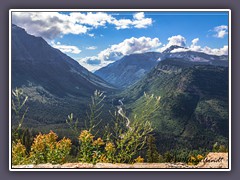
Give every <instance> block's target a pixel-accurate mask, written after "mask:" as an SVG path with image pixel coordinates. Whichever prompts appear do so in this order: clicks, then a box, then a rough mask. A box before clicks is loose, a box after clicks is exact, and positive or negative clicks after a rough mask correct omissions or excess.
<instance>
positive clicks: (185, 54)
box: [162, 45, 228, 66]
mask: <svg viewBox="0 0 240 180" xmlns="http://www.w3.org/2000/svg"><path fill="white" fill-rule="evenodd" d="M162 54H163V56H164V58H163V59H167V58H183V59H186V60H189V61H192V62H204V63H206V64H210V65H217V66H228V56H227V55H221V56H217V55H210V54H206V53H203V52H197V51H192V50H190V49H188V48H184V47H181V46H176V45H173V46H171V47H169V48H167V49H166V50H165V51H163V52H162Z"/></svg>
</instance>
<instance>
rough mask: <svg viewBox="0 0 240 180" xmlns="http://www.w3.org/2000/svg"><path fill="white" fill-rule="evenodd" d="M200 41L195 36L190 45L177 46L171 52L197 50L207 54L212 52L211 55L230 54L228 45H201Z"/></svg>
mask: <svg viewBox="0 0 240 180" xmlns="http://www.w3.org/2000/svg"><path fill="white" fill-rule="evenodd" d="M198 41H199V38H195V39H193V40H192V44H191V45H190V46H189V47H185V48H177V49H174V50H172V51H171V53H177V52H186V51H197V52H203V53H206V54H211V55H218V56H221V55H228V46H227V45H225V46H223V47H222V48H210V47H208V46H205V47H203V48H202V47H201V46H199V45H197V43H198Z"/></svg>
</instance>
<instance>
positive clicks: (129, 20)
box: [12, 12, 229, 71]
mask: <svg viewBox="0 0 240 180" xmlns="http://www.w3.org/2000/svg"><path fill="white" fill-rule="evenodd" d="M12 23H14V24H16V25H18V26H20V27H22V28H24V29H25V30H26V31H27V32H28V33H29V34H33V35H35V36H41V37H43V38H44V39H45V40H46V41H47V42H48V43H49V44H50V45H52V46H53V47H55V48H58V49H60V50H61V51H62V52H64V53H66V54H67V55H69V56H70V57H72V58H73V59H75V60H77V61H78V62H79V63H80V64H81V65H83V66H84V67H86V68H87V69H89V70H90V71H95V70H96V69H99V68H101V67H103V66H106V65H107V64H109V63H112V62H114V61H116V60H119V59H121V57H123V56H124V55H128V54H131V53H143V52H148V51H158V52H161V51H163V50H164V49H166V48H168V47H169V46H171V45H181V46H184V47H185V48H188V49H189V50H194V51H200V52H205V53H208V54H215V55H227V53H228V28H229V27H228V26H229V24H228V12H13V13H12Z"/></svg>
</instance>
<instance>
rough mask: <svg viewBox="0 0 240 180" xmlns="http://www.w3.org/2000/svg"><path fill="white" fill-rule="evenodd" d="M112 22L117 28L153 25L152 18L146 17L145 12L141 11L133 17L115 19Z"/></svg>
mask: <svg viewBox="0 0 240 180" xmlns="http://www.w3.org/2000/svg"><path fill="white" fill-rule="evenodd" d="M111 23H112V24H114V25H116V29H127V28H131V27H135V28H147V27H148V26H150V25H152V19H151V18H145V15H144V13H143V12H139V13H136V14H134V15H133V19H132V20H130V19H120V20H117V19H113V20H112V22H111Z"/></svg>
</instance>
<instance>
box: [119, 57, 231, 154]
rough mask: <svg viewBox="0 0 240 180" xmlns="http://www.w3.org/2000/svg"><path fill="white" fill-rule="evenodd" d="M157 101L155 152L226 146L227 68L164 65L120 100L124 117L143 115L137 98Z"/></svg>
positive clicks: (184, 63)
mask: <svg viewBox="0 0 240 180" xmlns="http://www.w3.org/2000/svg"><path fill="white" fill-rule="evenodd" d="M144 92H145V93H147V94H154V95H156V96H161V101H160V108H159V109H158V110H157V111H156V112H155V113H154V114H153V115H152V116H151V118H150V120H151V121H152V124H153V127H154V129H155V136H156V137H157V138H156V139H157V143H158V147H159V150H161V151H163V152H166V151H167V150H171V149H179V148H180V149H181V148H189V149H198V148H199V147H202V148H208V149H211V148H212V145H213V144H214V143H215V142H218V143H220V144H224V145H226V146H228V132H229V131H228V130H229V126H228V123H229V119H228V114H229V112H228V68H227V67H222V66H213V65H205V64H196V63H194V62H190V61H187V60H179V59H166V60H163V61H161V62H159V64H158V65H157V66H156V67H155V68H154V69H153V70H152V71H151V72H150V73H148V74H147V75H146V76H145V77H144V78H143V79H141V80H140V81H138V82H137V83H136V84H135V85H133V86H131V87H129V88H128V89H126V90H125V91H123V92H122V93H121V94H119V95H118V98H123V97H124V104H125V106H126V108H127V112H128V114H129V116H130V117H131V116H134V115H135V114H139V112H142V111H143V110H146V108H147V107H146V106H143V104H144V103H143V102H144V100H145V99H144V96H143V94H144Z"/></svg>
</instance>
